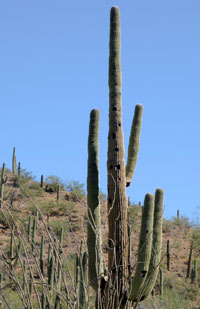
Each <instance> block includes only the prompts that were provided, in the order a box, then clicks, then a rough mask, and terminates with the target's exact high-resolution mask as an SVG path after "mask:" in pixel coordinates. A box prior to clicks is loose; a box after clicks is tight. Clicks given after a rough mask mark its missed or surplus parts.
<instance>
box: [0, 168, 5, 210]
mask: <svg viewBox="0 0 200 309" xmlns="http://www.w3.org/2000/svg"><path fill="white" fill-rule="evenodd" d="M4 174H5V163H3V166H2V169H1V187H0V208H1V206H2V201H3V193H4V184H5V183H6V181H7V176H6V177H4Z"/></svg>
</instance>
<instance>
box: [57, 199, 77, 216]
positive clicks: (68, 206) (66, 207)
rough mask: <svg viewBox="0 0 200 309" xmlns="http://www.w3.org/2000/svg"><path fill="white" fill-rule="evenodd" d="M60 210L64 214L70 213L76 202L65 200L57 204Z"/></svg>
mask: <svg viewBox="0 0 200 309" xmlns="http://www.w3.org/2000/svg"><path fill="white" fill-rule="evenodd" d="M57 207H58V211H59V212H62V213H63V214H64V215H69V214H70V213H71V212H72V211H73V210H74V209H75V203H74V202H72V201H64V202H60V203H58V204H57Z"/></svg>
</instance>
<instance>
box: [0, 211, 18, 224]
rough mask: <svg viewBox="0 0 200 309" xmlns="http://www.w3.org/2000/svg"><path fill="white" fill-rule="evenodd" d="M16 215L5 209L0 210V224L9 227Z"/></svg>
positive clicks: (15, 220)
mask: <svg viewBox="0 0 200 309" xmlns="http://www.w3.org/2000/svg"><path fill="white" fill-rule="evenodd" d="M17 219H18V215H17V214H16V213H13V212H12V214H11V213H9V212H8V211H6V210H0V224H2V225H3V226H4V227H5V228H9V227H10V226H11V225H13V224H14V223H16V222H17Z"/></svg>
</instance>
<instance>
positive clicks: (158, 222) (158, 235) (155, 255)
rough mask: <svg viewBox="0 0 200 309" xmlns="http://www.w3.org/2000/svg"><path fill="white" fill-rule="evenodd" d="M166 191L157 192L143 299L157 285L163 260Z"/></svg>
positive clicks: (159, 190) (158, 190)
mask: <svg viewBox="0 0 200 309" xmlns="http://www.w3.org/2000/svg"><path fill="white" fill-rule="evenodd" d="M163 200H164V191H163V190H162V189H160V188H158V189H157V190H156V193H155V209H154V226H153V241H152V253H151V260H150V264H149V271H148V274H147V277H146V282H145V286H144V289H143V294H142V297H141V299H142V300H143V299H146V298H147V297H148V296H149V295H150V293H151V291H152V289H153V288H154V286H155V283H156V279H157V276H158V271H159V267H160V260H161V250H162V216H163Z"/></svg>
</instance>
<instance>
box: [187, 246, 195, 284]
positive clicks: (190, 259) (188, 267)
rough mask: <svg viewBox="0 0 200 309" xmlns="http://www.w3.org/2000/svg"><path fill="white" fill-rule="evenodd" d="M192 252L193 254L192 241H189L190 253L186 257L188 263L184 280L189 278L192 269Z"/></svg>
mask: <svg viewBox="0 0 200 309" xmlns="http://www.w3.org/2000/svg"><path fill="white" fill-rule="evenodd" d="M192 252H193V241H191V244H190V252H189V257H188V262H187V273H186V278H190V274H191V269H192Z"/></svg>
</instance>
